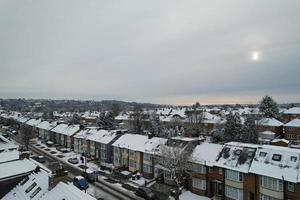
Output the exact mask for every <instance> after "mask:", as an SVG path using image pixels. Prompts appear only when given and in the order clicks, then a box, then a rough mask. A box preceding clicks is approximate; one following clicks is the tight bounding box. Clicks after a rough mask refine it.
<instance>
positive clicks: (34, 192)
mask: <svg viewBox="0 0 300 200" xmlns="http://www.w3.org/2000/svg"><path fill="white" fill-rule="evenodd" d="M33 186H34V187H33ZM48 187H49V174H48V173H47V172H45V171H44V170H41V171H40V172H38V173H35V172H33V173H31V174H30V175H29V176H28V177H26V178H24V179H23V180H22V181H21V182H20V183H19V184H18V185H17V186H16V187H14V188H13V189H12V190H11V191H10V192H9V193H7V194H6V195H5V196H4V197H3V198H2V200H21V199H22V200H31V199H33V200H36V199H41V198H42V197H43V195H44V194H45V193H46V192H48ZM30 188H32V189H31V190H30V191H29V192H27V191H28V190H29V189H30Z"/></svg>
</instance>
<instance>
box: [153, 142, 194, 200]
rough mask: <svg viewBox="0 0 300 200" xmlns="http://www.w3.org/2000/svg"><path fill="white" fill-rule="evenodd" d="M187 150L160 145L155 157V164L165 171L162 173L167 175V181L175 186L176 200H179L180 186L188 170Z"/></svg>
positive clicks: (186, 148) (185, 148)
mask: <svg viewBox="0 0 300 200" xmlns="http://www.w3.org/2000/svg"><path fill="white" fill-rule="evenodd" d="M188 149H189V148H188V146H185V147H184V148H180V147H173V146H167V145H165V144H162V145H160V150H159V152H158V153H157V156H156V163H158V164H160V165H161V166H163V167H164V168H165V169H167V171H165V172H164V173H167V176H168V179H169V180H171V181H173V182H174V184H175V199H176V200H179V190H180V184H181V183H182V182H183V181H184V178H185V177H186V175H187V172H188V170H189V169H190V164H189V162H188V159H189V153H190V151H188ZM164 175H165V174H164Z"/></svg>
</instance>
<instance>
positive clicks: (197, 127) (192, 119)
mask: <svg viewBox="0 0 300 200" xmlns="http://www.w3.org/2000/svg"><path fill="white" fill-rule="evenodd" d="M185 114H186V116H187V119H188V127H186V128H187V129H188V131H187V132H189V133H191V134H192V135H193V136H199V135H200V134H201V133H202V132H203V131H204V126H203V124H202V122H203V120H204V117H205V116H204V114H205V112H204V109H203V108H201V105H200V104H199V102H196V103H195V104H194V105H193V106H192V109H191V110H186V112H185Z"/></svg>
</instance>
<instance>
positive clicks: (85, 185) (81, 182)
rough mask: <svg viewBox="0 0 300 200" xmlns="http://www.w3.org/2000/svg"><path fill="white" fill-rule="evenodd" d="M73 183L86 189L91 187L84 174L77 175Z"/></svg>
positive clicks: (81, 188)
mask: <svg viewBox="0 0 300 200" xmlns="http://www.w3.org/2000/svg"><path fill="white" fill-rule="evenodd" d="M73 185H75V186H76V187H77V188H79V189H80V190H86V189H88V188H89V184H88V182H87V181H86V179H85V178H84V177H82V176H75V177H74V179H73Z"/></svg>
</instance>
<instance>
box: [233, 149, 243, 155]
mask: <svg viewBox="0 0 300 200" xmlns="http://www.w3.org/2000/svg"><path fill="white" fill-rule="evenodd" d="M241 153H242V151H241V150H236V151H235V152H234V154H235V155H241Z"/></svg>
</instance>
